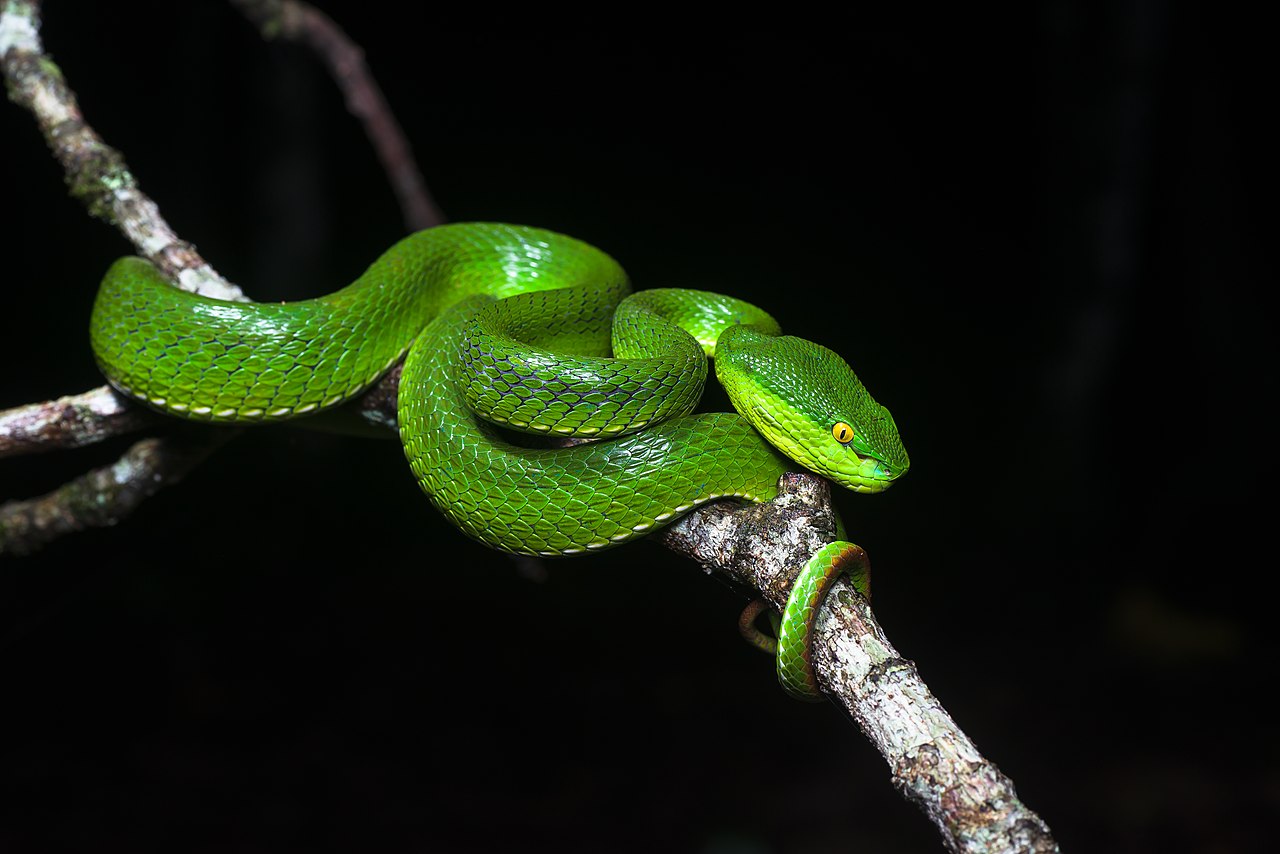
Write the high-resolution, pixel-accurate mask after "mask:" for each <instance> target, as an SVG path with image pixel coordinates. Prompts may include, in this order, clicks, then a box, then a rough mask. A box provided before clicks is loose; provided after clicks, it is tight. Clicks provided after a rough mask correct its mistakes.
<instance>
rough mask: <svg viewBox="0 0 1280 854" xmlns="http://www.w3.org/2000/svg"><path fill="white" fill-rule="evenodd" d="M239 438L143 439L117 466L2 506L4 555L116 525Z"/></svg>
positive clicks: (213, 435) (217, 434)
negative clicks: (214, 453)
mask: <svg viewBox="0 0 1280 854" xmlns="http://www.w3.org/2000/svg"><path fill="white" fill-rule="evenodd" d="M234 432H235V431H217V432H213V433H211V434H202V435H201V436H200V437H199V438H178V437H175V436H167V437H165V438H163V439H156V438H152V439H143V440H142V441H140V442H138V443H136V444H135V445H134V446H133V447H131V448H130V449H129V450H128V451H126V452H125V453H124V455H123V456H122V457H120V459H119V460H117V461H116V462H114V463H112V464H111V465H109V466H103V467H102V468H99V469H94V470H93V471H90V472H89V473H88V474H84V475H81V476H80V477H78V478H76V479H75V480H72V481H70V482H69V483H65V484H63V485H62V486H60V487H58V488H57V489H55V490H54V491H53V492H50V493H48V494H47V495H42V496H40V497H39V498H31V499H27V500H24V501H9V502H6V503H5V504H3V505H0V554H5V553H10V554H29V553H31V552H33V551H37V550H38V549H40V548H41V547H43V546H45V545H46V544H48V543H49V542H51V541H52V540H55V539H57V538H59V537H62V536H65V535H67V534H70V533H75V532H78V531H83V530H85V529H86V528H101V527H105V526H108V525H114V524H116V523H117V522H119V521H120V520H121V519H123V518H125V517H126V516H128V515H129V514H130V513H132V512H133V511H134V510H135V509H136V508H137V507H138V505H139V504H141V503H142V502H143V501H145V500H146V499H148V498H150V497H151V496H152V495H154V494H155V493H156V492H158V491H159V490H160V489H161V488H163V487H166V486H171V485H173V484H175V483H177V482H178V481H180V480H182V478H183V477H185V476H186V474H187V472H189V471H191V469H193V468H195V467H196V466H197V465H198V464H200V463H201V462H203V461H204V460H205V459H206V458H207V457H208V456H209V455H210V454H212V453H213V452H214V451H215V450H217V449H218V448H219V447H221V446H222V445H223V444H224V443H225V442H226V441H228V440H229V439H230V438H231V436H232V435H234Z"/></svg>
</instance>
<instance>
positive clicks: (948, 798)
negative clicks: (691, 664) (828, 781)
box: [654, 474, 1058, 854]
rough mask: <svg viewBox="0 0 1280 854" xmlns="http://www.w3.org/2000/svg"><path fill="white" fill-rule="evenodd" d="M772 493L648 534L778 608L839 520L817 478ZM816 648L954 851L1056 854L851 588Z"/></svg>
mask: <svg viewBox="0 0 1280 854" xmlns="http://www.w3.org/2000/svg"><path fill="white" fill-rule="evenodd" d="M779 487H780V494H779V495H778V497H777V498H776V499H774V500H773V501H771V502H770V503H768V504H759V505H749V506H745V507H744V506H741V505H736V504H731V503H720V504H713V505H710V506H708V507H704V508H701V509H700V510H697V511H695V512H694V513H690V514H689V515H688V516H685V517H683V518H682V519H680V520H678V521H677V522H675V523H673V524H672V525H671V526H670V527H668V528H666V529H664V530H663V531H660V532H658V533H656V534H654V537H655V538H656V539H657V540H658V541H660V542H662V543H663V545H665V546H667V547H668V548H670V549H671V550H672V551H675V552H677V553H678V554H682V555H684V556H686V557H688V558H691V559H692V560H694V561H696V562H697V563H698V564H700V565H701V566H702V567H703V568H704V569H705V570H706V571H707V572H719V573H723V574H725V575H726V576H728V577H730V578H732V579H734V580H735V581H738V582H739V583H741V584H744V585H747V586H749V587H751V588H752V589H754V590H758V591H760V592H761V593H762V594H763V595H764V596H765V598H766V599H767V600H768V601H769V602H770V603H771V604H772V605H773V606H774V607H775V608H777V609H779V610H781V608H782V606H783V605H784V604H785V603H786V600H787V595H788V593H789V592H790V590H791V586H792V584H793V582H794V581H795V577H796V575H797V574H798V572H799V570H800V568H801V567H803V566H804V565H805V563H806V562H807V561H808V560H809V558H810V557H811V556H812V555H813V554H814V552H816V551H817V550H818V549H820V548H821V547H822V546H824V545H826V544H827V543H829V542H832V541H833V540H834V539H836V514H835V510H834V508H833V507H832V504H831V487H830V485H829V484H828V483H827V482H826V481H825V480H823V479H821V478H819V477H817V476H815V475H811V474H788V475H783V477H782V480H781V481H780V482H779ZM813 644H814V650H813V651H814V656H813V664H814V671H815V672H816V674H817V678H818V684H819V686H820V687H821V688H822V690H823V691H825V692H826V693H827V695H828V696H829V697H830V698H831V699H832V701H833V702H835V703H838V704H839V705H840V706H842V707H843V708H844V709H845V711H846V712H847V713H848V714H849V715H850V716H851V717H852V718H853V719H854V721H856V722H857V724H858V726H859V728H861V730H862V732H863V734H864V735H865V736H866V737H867V738H868V739H869V740H870V741H871V743H872V744H874V745H875V747H876V749H877V750H879V751H880V755H881V756H883V757H884V758H885V761H886V762H888V764H889V768H890V769H891V771H892V774H893V782H894V784H895V785H896V786H897V787H898V789H899V790H900V791H901V792H903V794H904V795H906V797H907V798H908V799H909V800H911V801H913V802H914V803H915V804H916V805H917V806H919V807H920V808H921V809H923V810H924V812H925V814H926V815H928V816H929V818H930V820H932V821H933V823H934V825H936V826H937V828H938V830H939V832H940V833H941V835H942V839H943V842H944V843H945V844H946V846H947V849H948V850H949V851H953V852H966V854H979V852H981V854H991V852H1035V854H1049V852H1055V851H1057V850H1058V847H1057V844H1056V843H1055V842H1054V840H1053V837H1052V836H1051V834H1050V832H1049V828H1048V826H1047V825H1045V823H1044V821H1043V820H1042V819H1041V818H1040V817H1039V816H1038V815H1037V814H1036V813H1034V812H1032V811H1031V810H1030V809H1028V808H1027V807H1026V805H1025V804H1023V803H1022V802H1021V801H1020V800H1018V797H1017V794H1016V792H1015V791H1014V787H1013V783H1012V782H1011V781H1010V780H1009V779H1008V778H1007V777H1005V776H1004V775H1003V774H1002V773H1000V769H999V768H997V767H996V766H995V765H994V764H993V763H992V762H991V761H990V760H988V759H986V758H984V757H983V756H982V755H981V754H980V753H979V752H978V749H977V747H975V746H974V744H973V742H972V741H970V739H969V737H968V736H966V735H965V734H964V733H963V732H962V731H961V730H960V728H959V727H957V726H956V723H955V721H953V720H952V719H951V716H950V715H948V714H947V712H946V710H945V709H944V708H942V705H941V703H939V702H938V700H937V698H936V697H934V696H933V694H932V692H930V691H929V687H928V686H927V685H925V683H924V681H923V680H922V679H921V678H920V674H919V672H917V670H916V667H915V664H913V663H912V662H910V661H908V660H906V659H905V658H903V657H902V656H901V655H899V654H898V651H897V650H896V649H894V648H893V645H892V644H891V643H890V642H889V639H888V638H887V637H886V635H885V633H884V630H883V629H882V628H881V627H880V625H879V623H877V622H876V619H875V616H874V615H873V614H872V612H871V606H870V604H869V603H868V602H867V600H866V599H864V598H863V597H862V596H861V595H859V593H858V592H857V591H856V590H854V588H853V586H852V585H851V584H849V583H848V582H847V581H844V580H841V581H840V582H838V583H837V584H836V585H835V587H834V588H833V590H832V592H831V594H830V595H829V596H828V597H827V600H826V603H825V604H824V605H823V606H822V608H821V609H820V611H819V614H818V619H817V623H816V625H815V630H814V639H813Z"/></svg>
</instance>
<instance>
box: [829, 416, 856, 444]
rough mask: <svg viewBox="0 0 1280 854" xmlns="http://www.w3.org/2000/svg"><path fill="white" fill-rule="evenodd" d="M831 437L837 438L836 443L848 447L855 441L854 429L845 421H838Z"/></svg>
mask: <svg viewBox="0 0 1280 854" xmlns="http://www.w3.org/2000/svg"><path fill="white" fill-rule="evenodd" d="M831 435H832V436H835V437H836V441H837V442H839V443H840V444H841V445H847V444H849V443H850V442H852V441H853V428H852V427H850V426H849V425H848V424H845V423H844V422H843V421H837V422H836V423H835V425H834V426H833V427H832V428H831Z"/></svg>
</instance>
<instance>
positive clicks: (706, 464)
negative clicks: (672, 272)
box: [91, 223, 908, 696]
mask: <svg viewBox="0 0 1280 854" xmlns="http://www.w3.org/2000/svg"><path fill="white" fill-rule="evenodd" d="M629 292H630V286H629V283H628V280H627V277H626V274H625V273H624V272H623V270H622V268H621V267H620V266H619V265H618V264H617V263H616V262H615V261H614V260H613V259H612V258H611V257H610V256H608V255H607V254H605V253H604V252H601V251H600V250H598V249H596V248H594V247H592V246H590V245H589V244H586V243H583V242H581V241H578V240H575V239H573V238H570V237H566V236H564V235H560V234H556V233H554V232H549V231H544V230H539V229H534V228H528V227H523V226H509V225H500V224H490V223H464V224H456V225H447V226H440V227H437V228H434V229H430V230H427V231H423V232H419V233H417V234H414V235H411V236H409V237H407V238H405V239H403V240H401V241H400V242H399V243H397V244H396V245H395V246H393V247H392V248H391V249H389V250H388V251H387V252H386V253H384V254H383V255H382V256H381V257H380V258H379V259H378V260H377V261H375V262H374V263H373V264H372V265H371V266H370V267H369V268H368V270H366V271H365V273H364V274H363V275H361V276H360V277H359V278H358V279H357V280H356V281H355V282H353V283H352V284H350V285H348V286H347V287H345V288H343V289H341V290H338V291H336V292H334V293H332V294H329V295H328V296H324V297H319V298H316V299H311V300H304V301H301V302H294V303H287V304H273V303H233V302H225V301H222V300H216V299H210V298H207V297H201V296H198V295H194V294H190V293H186V292H183V291H180V290H178V289H176V288H173V287H171V286H170V285H169V284H168V283H167V282H166V280H165V279H164V278H163V277H162V276H161V275H160V273H159V272H158V271H157V270H156V269H155V268H154V267H153V266H152V265H151V264H150V263H148V262H146V261H144V260H142V259H138V258H124V259H121V260H120V261H117V262H116V263H115V264H114V265H113V266H112V267H111V268H110V270H109V271H108V273H107V275H106V276H105V277H104V279H103V283H102V285H101V287H100V290H99V294H98V298H97V301H96V302H95V305H94V311H93V317H92V320H91V341H92V345H93V349H94V354H95V357H96V359H97V361H98V364H99V366H100V368H101V369H102V371H103V373H104V374H105V375H106V377H107V378H108V380H109V381H110V382H111V383H112V384H113V385H114V386H115V387H116V388H117V389H119V390H120V391H122V392H123V393H125V394H127V395H129V396H131V397H133V398H135V399H137V400H139V401H141V402H143V403H145V404H146V405H148V406H150V407H153V408H155V409H159V410H161V411H163V412H167V413H169V414H172V415H175V416H178V417H182V418H187V419H194V420H203V421H213V422H229V423H243V422H269V421H279V420H285V419H289V418H296V417H299V416H304V415H307V414H309V413H313V412H319V411H322V410H325V409H329V408H332V407H335V406H338V405H340V404H341V403H343V402H345V401H347V400H350V399H351V398H352V397H354V396H355V395H357V394H359V393H360V392H361V391H363V390H364V389H366V388H368V387H369V386H370V385H371V384H372V383H374V382H375V381H376V380H377V379H378V377H379V376H381V374H382V373H384V372H385V371H386V370H387V369H388V368H389V367H390V366H392V365H394V364H395V363H396V362H397V361H398V360H399V359H400V358H401V357H405V364H404V369H403V373H402V375H401V379H400V391H399V403H398V409H399V412H398V415H399V429H400V436H401V440H402V443H403V446H404V450H405V455H406V457H407V458H408V461H409V464H410V467H411V469H412V471H413V473H414V476H415V477H416V478H417V480H418V483H419V484H420V485H421V487H422V489H423V491H424V492H425V493H426V494H427V495H428V496H429V497H430V499H431V501H432V502H433V503H434V504H435V506H436V507H437V508H439V509H440V510H441V511H442V512H443V513H444V514H445V515H446V516H447V517H448V518H449V519H450V520H452V521H453V522H454V524H456V525H457V526H458V527H459V528H461V529H462V530H463V531H465V532H466V533H467V534H468V535H470V536H472V537H474V538H475V539H477V540H479V541H481V542H483V543H485V544H486V545H489V546H491V547H493V548H496V549H501V550H504V551H509V552H517V553H523V554H535V555H545V556H561V555H572V554H576V553H580V552H583V551H587V550H595V549H603V548H608V547H611V546H616V545H618V544H621V543H624V542H627V541H628V540H631V539H634V538H636V537H639V536H642V535H644V534H647V533H649V532H651V531H652V530H654V529H656V528H659V527H661V526H662V525H664V524H666V523H668V522H670V521H672V520H673V519H675V518H677V517H679V516H680V515H681V514H683V513H685V512H688V511H689V510H691V509H693V508H695V507H697V506H699V505H701V504H703V503H705V502H707V501H711V500H714V499H718V498H725V497H733V498H739V499H743V500H747V501H757V502H759V501H768V500H769V499H771V498H773V497H774V496H775V495H776V492H777V485H776V484H777V481H778V478H779V476H780V475H781V474H782V473H783V472H785V471H787V470H788V469H789V468H794V466H795V463H793V462H792V460H795V461H798V462H800V463H801V464H803V465H804V466H805V467H807V468H810V469H812V470H814V471H817V472H818V473H819V474H822V475H824V476H826V477H829V478H831V479H832V480H834V481H836V482H837V483H839V484H841V485H843V486H846V487H847V488H850V489H853V490H855V491H862V492H878V491H880V490H882V489H884V488H886V487H887V486H888V485H889V484H891V483H892V482H893V480H894V479H896V478H897V477H898V476H900V475H901V474H902V473H903V472H904V471H906V469H907V466H908V461H907V456H906V453H905V451H903V450H902V446H901V442H900V440H899V439H898V434H897V429H896V427H895V426H894V424H893V419H892V417H891V416H890V415H889V413H888V411H887V410H885V409H884V408H883V407H881V406H879V404H877V403H876V402H875V401H874V400H873V399H872V398H871V396H870V395H869V394H867V393H866V391H865V389H864V388H863V387H862V384H861V383H860V382H859V381H858V380H857V377H856V376H855V375H854V374H853V372H852V370H851V369H850V368H849V367H848V365H847V363H845V362H844V361H843V359H841V358H840V357H839V356H837V355H836V354H834V353H833V352H832V351H830V350H827V349H826V348H824V347H820V346H819V345H817V344H813V343H812V342H808V341H804V340H803V339H797V338H790V337H789V336H781V335H780V334H779V330H778V328H777V324H776V322H774V320H773V319H772V318H771V317H770V316H769V315H767V314H766V313H764V312H763V311H761V310H760V309H758V308H756V307H755V306H753V305H751V304H749V303H746V302H743V301H741V300H737V299H734V298H732V297H726V296H721V295H718V294H712V293H708V292H704V291H693V290H684V289H658V290H651V291H642V292H640V293H638V294H632V295H629V296H628V294H629ZM406 353H407V356H405V354H406ZM709 355H714V357H715V367H716V374H717V377H718V379H719V380H720V381H721V383H722V384H723V385H724V386H725V388H726V390H727V391H728V392H729V396H730V399H731V400H732V401H733V403H734V406H735V408H736V409H737V410H738V413H740V414H738V413H699V414H694V413H693V412H692V410H693V408H694V407H695V406H696V404H697V402H698V399H699V397H700V395H701V391H702V387H703V384H704V382H705V378H706V375H707V373H708V367H707V356H709ZM509 431H517V432H522V433H533V434H544V435H551V436H563V437H578V438H587V439H598V440H600V441H593V442H588V443H585V444H580V445H577V446H574V447H567V448H561V447H528V446H526V445H524V444H519V443H517V442H515V441H512V440H511V438H510V433H509ZM822 572H823V573H825V574H828V575H829V574H830V571H829V569H824V570H822ZM810 610H811V611H812V610H816V609H810ZM786 619H787V618H786V615H785V614H784V623H785V621H786ZM800 642H801V643H807V638H805V637H804V636H803V635H802V640H801V641H800ZM780 660H781V658H780ZM806 685H807V687H805V688H803V689H801V690H800V691H793V693H797V694H799V695H802V696H803V695H804V692H806V691H808V692H812V691H813V690H815V689H814V687H813V683H812V679H811V678H809V680H808V682H807V683H806ZM789 690H791V689H789Z"/></svg>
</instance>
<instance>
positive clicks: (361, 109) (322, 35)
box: [231, 0, 445, 232]
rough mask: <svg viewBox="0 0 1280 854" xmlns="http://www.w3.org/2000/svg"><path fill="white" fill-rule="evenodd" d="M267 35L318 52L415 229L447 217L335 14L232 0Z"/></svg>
mask: <svg viewBox="0 0 1280 854" xmlns="http://www.w3.org/2000/svg"><path fill="white" fill-rule="evenodd" d="M231 3H232V5H234V6H235V7H236V8H237V9H239V10H240V12H241V14H243V15H244V16H245V17H246V18H248V19H249V20H250V21H251V22H252V23H253V24H254V25H255V26H257V27H258V30H259V31H260V32H261V33H262V35H263V37H264V38H268V39H271V38H276V37H283V38H286V39H289V40H290V41H297V42H301V43H303V44H305V45H307V47H309V48H311V49H312V50H313V51H315V52H316V53H317V54H318V55H319V56H320V59H321V60H322V61H323V62H324V64H325V67H327V68H328V69H329V74H330V75H331V76H332V77H333V80H334V82H335V83H336V84H337V85H338V88H339V89H340V90H341V91H342V95H343V98H344V99H345V100H346V104H347V109H348V110H350V111H351V114H352V115H354V116H355V117H356V118H358V119H359V120H360V123H361V124H362V125H363V126H364V131H365V134H366V135H367V136H368V137H369V142H370V143H371V144H372V145H373V149H374V151H376V152H377V153H378V159H379V160H381V161H382V168H383V170H384V171H385V172H386V173H387V178H388V179H389V180H390V182H391V188H392V190H394V191H395V194H396V199H397V200H398V201H399V203H400V211H401V213H402V214H403V215H404V224H405V226H406V227H407V228H408V230H409V231H411V232H412V231H418V230H420V229H423V228H430V227H432V226H435V225H439V224H440V223H442V222H444V221H445V219H444V214H443V213H441V211H440V208H439V206H438V205H436V203H435V201H434V200H433V199H432V198H431V194H430V193H429V192H428V191H427V185H426V182H425V181H424V180H423V179H422V171H421V170H420V169H419V168H418V164H417V161H415V160H414V157H413V150H412V149H411V148H410V146H409V142H408V140H407V139H405V135H404V131H403V130H401V128H400V123H399V122H398V121H396V117H395V114H394V113H393V112H392V111H391V107H390V106H389V105H388V104H387V99H386V97H385V96H383V94H382V89H381V87H379V86H378V84H377V81H375V80H374V78H373V74H372V73H370V71H369V66H368V65H367V64H366V63H365V61H364V51H363V50H361V49H360V47H359V45H357V44H355V43H354V42H353V41H351V39H350V38H348V37H347V34H346V33H344V32H343V31H342V28H341V27H339V26H338V25H337V24H336V23H334V21H333V19H332V18H330V17H329V16H328V15H326V14H325V13H324V12H321V11H320V10H319V9H317V8H315V7H314V6H312V5H311V4H310V3H305V2H302V0H231Z"/></svg>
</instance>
